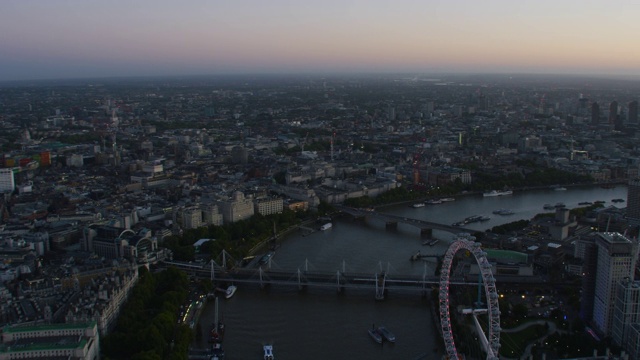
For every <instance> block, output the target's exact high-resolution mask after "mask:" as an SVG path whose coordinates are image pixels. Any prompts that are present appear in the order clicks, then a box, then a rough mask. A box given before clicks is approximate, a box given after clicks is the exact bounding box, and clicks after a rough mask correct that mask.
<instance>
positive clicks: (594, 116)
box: [591, 102, 600, 125]
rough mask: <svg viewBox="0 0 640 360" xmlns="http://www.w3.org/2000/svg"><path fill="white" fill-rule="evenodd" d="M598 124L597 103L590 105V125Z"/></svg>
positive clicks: (598, 106) (598, 107)
mask: <svg viewBox="0 0 640 360" xmlns="http://www.w3.org/2000/svg"><path fill="white" fill-rule="evenodd" d="M599 123H600V105H598V103H597V102H594V103H593V104H591V125H598V124H599Z"/></svg>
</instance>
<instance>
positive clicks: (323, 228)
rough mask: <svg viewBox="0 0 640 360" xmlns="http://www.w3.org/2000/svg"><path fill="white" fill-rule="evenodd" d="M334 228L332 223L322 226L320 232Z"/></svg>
mask: <svg viewBox="0 0 640 360" xmlns="http://www.w3.org/2000/svg"><path fill="white" fill-rule="evenodd" d="M332 226H333V224H332V223H326V224H324V225H322V226H320V230H322V231H325V230H329V229H331V227H332Z"/></svg>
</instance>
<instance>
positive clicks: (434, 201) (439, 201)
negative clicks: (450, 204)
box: [424, 199, 442, 205]
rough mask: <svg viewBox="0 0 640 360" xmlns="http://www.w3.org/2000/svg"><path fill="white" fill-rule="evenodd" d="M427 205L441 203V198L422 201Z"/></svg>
mask: <svg viewBox="0 0 640 360" xmlns="http://www.w3.org/2000/svg"><path fill="white" fill-rule="evenodd" d="M424 203H425V204H427V205H437V204H442V200H440V199H431V200H427V201H425V202H424Z"/></svg>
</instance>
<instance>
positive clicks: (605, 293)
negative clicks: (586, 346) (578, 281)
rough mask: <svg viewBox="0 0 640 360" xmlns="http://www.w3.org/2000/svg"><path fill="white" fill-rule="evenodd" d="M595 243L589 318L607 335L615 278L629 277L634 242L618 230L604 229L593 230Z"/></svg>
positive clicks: (635, 248) (632, 267) (635, 246)
mask: <svg viewBox="0 0 640 360" xmlns="http://www.w3.org/2000/svg"><path fill="white" fill-rule="evenodd" d="M596 246H597V248H598V257H597V259H598V262H597V265H596V267H597V270H596V274H595V275H596V283H595V294H594V295H595V296H594V300H593V319H592V322H593V325H594V326H595V327H596V329H597V330H598V331H600V333H601V334H602V335H604V336H610V335H611V330H612V324H613V311H614V305H615V296H616V292H615V289H616V288H615V287H616V284H617V283H618V282H619V281H621V280H624V279H625V278H633V274H634V269H635V267H636V259H637V257H638V245H637V243H635V242H633V241H631V240H629V239H628V238H626V237H625V236H623V235H622V234H620V233H612V232H608V233H598V234H597V236H596Z"/></svg>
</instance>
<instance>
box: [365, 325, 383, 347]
mask: <svg viewBox="0 0 640 360" xmlns="http://www.w3.org/2000/svg"><path fill="white" fill-rule="evenodd" d="M367 331H368V332H369V336H371V338H372V339H373V341H375V342H377V343H378V344H382V334H380V331H378V329H376V328H375V326H373V327H371V329H369V330H367Z"/></svg>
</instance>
